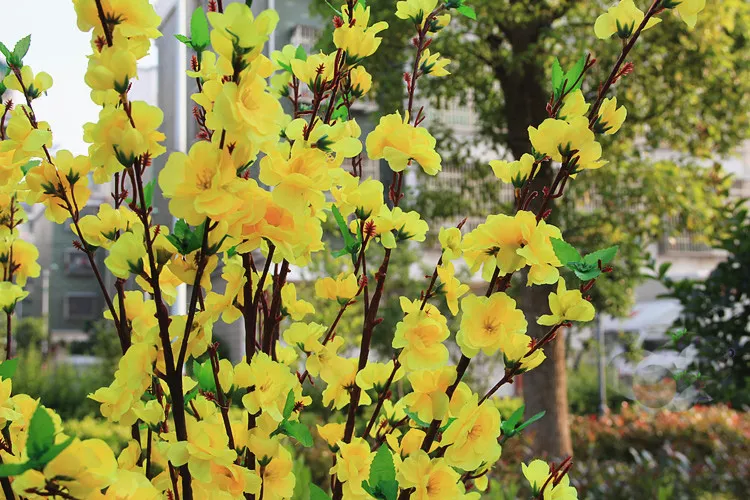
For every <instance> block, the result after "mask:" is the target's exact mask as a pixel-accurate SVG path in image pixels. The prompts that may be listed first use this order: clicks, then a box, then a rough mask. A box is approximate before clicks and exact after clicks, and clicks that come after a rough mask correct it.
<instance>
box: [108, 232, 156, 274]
mask: <svg viewBox="0 0 750 500" xmlns="http://www.w3.org/2000/svg"><path fill="white" fill-rule="evenodd" d="M145 256H146V247H145V245H144V243H143V236H142V235H137V234H135V233H131V232H128V233H123V234H122V235H120V237H119V238H118V239H117V241H116V242H115V244H114V245H112V247H111V248H110V249H109V255H108V256H107V258H106V259H104V265H106V266H107V269H109V271H110V272H111V273H112V274H114V275H115V276H117V277H118V278H122V279H127V278H129V277H130V274H131V273H133V274H140V273H142V272H143V260H142V259H143V257H145Z"/></svg>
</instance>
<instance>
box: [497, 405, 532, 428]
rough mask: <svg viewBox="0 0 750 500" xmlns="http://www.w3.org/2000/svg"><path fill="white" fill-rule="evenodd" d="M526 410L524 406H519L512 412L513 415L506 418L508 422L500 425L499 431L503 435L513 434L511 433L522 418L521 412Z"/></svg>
mask: <svg viewBox="0 0 750 500" xmlns="http://www.w3.org/2000/svg"><path fill="white" fill-rule="evenodd" d="M525 409H526V406H525V405H521V406H519V407H518V408H517V409H516V411H514V412H513V414H512V415H511V416H510V417H509V418H508V420H506V421H504V422H503V423H502V424H500V429H502V431H503V434H505V435H509V434H513V431H514V430H515V428H516V425H518V422H520V421H521V419H522V418H523V412H524V410H525Z"/></svg>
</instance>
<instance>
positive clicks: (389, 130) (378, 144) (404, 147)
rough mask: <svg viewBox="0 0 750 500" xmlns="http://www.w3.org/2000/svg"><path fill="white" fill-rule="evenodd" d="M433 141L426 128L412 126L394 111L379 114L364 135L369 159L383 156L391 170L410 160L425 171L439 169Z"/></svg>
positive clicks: (403, 165) (399, 168)
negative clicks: (378, 121) (377, 119)
mask: <svg viewBox="0 0 750 500" xmlns="http://www.w3.org/2000/svg"><path fill="white" fill-rule="evenodd" d="M436 143H437V141H436V140H435V138H434V137H433V136H432V135H430V133H429V132H428V131H427V129H425V128H422V127H413V126H412V125H410V124H409V120H408V117H405V118H401V114H400V113H394V114H392V115H386V116H384V117H382V118H381V119H380V123H378V126H377V127H375V130H373V131H372V132H370V134H369V135H368V136H367V155H368V156H369V157H370V159H372V160H379V159H381V158H384V159H385V161H387V162H388V165H389V166H390V167H391V170H393V171H394V172H401V171H403V170H404V169H405V168H406V167H407V166H409V165H410V164H411V162H412V160H414V161H416V162H417V163H419V165H420V166H421V167H422V170H424V171H425V173H426V174H428V175H436V174H437V173H438V172H440V170H441V168H442V167H441V164H440V162H441V158H440V155H439V154H438V153H437V152H436V151H435V144H436Z"/></svg>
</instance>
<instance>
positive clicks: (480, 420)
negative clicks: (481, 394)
mask: <svg viewBox="0 0 750 500" xmlns="http://www.w3.org/2000/svg"><path fill="white" fill-rule="evenodd" d="M478 399H479V398H478V396H477V395H476V394H475V395H474V396H473V397H472V399H471V400H470V401H468V402H467V403H466V404H465V405H464V407H463V409H462V410H461V412H460V413H459V414H458V417H457V418H456V421H455V422H453V423H452V424H451V425H450V427H448V429H446V431H445V432H444V433H443V438H442V439H441V441H440V443H441V445H449V446H448V449H447V450H446V452H445V460H446V462H448V464H449V465H451V466H452V467H458V468H459V469H462V470H465V471H473V470H476V469H478V468H479V467H480V466H481V465H482V464H485V463H494V462H496V461H497V460H498V459H499V458H500V451H501V448H500V444H498V442H497V438H498V437H499V436H500V412H499V411H498V409H497V408H496V407H495V405H494V403H493V402H492V401H489V400H487V401H484V402H483V403H482V404H478Z"/></svg>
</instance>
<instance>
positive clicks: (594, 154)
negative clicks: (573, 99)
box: [529, 116, 607, 171]
mask: <svg viewBox="0 0 750 500" xmlns="http://www.w3.org/2000/svg"><path fill="white" fill-rule="evenodd" d="M529 139H530V140H531V145H532V146H533V147H534V150H536V151H537V152H538V153H541V154H544V155H547V156H549V157H550V158H552V160H554V161H557V162H563V161H565V160H567V161H570V162H571V163H573V164H574V165H575V170H576V171H579V170H583V169H596V168H600V167H602V166H604V165H605V164H606V163H607V162H606V161H604V160H602V159H601V156H602V146H601V144H599V143H598V142H596V139H595V137H594V133H593V132H592V131H591V130H590V129H589V121H588V119H587V118H586V117H585V116H576V117H573V118H572V119H570V120H569V121H565V120H557V119H554V118H547V119H546V120H544V121H543V122H542V124H541V125H539V128H535V127H529Z"/></svg>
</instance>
